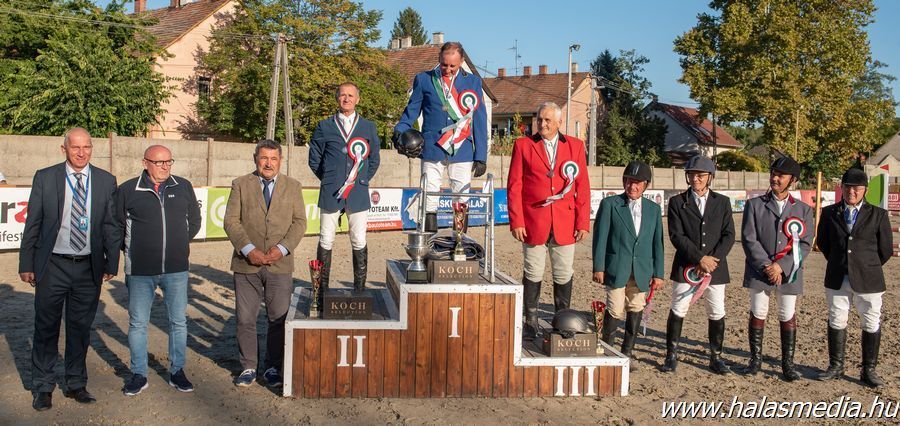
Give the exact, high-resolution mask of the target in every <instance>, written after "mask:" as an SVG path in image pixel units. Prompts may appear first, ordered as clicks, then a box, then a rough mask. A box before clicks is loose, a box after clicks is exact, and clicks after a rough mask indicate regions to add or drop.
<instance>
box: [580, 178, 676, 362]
mask: <svg viewBox="0 0 900 426" xmlns="http://www.w3.org/2000/svg"><path fill="white" fill-rule="evenodd" d="M650 177H651V171H650V166H648V165H647V164H645V163H642V162H640V161H632V162H630V163H628V165H627V166H626V167H625V174H624V176H623V177H622V183H623V185H624V187H625V192H623V193H622V194H619V195H617V196H614V197H607V198H605V199H604V200H603V201H602V202H601V203H600V208H599V209H598V210H597V217H596V218H595V220H594V242H593V250H594V277H593V279H594V282H597V283H600V284H603V285H604V286H605V287H606V313H605V314H604V317H603V329H602V330H601V338H602V339H603V341H604V342H606V344H608V345H612V335H613V333H614V332H615V331H616V329H617V328H619V322H620V321H622V319H625V338H624V340H623V341H622V354H623V355H625V356H627V357H631V350H632V348H634V339H635V336H636V335H637V330H638V326H639V325H640V324H641V317H642V316H643V313H644V305H645V304H646V302H645V300H646V292H647V291H648V290H649V289H650V287H651V286H652V287H653V288H654V289H659V288H660V287H662V286H663V284H664V283H665V281H664V280H663V228H662V213H661V210H660V207H659V205H657V204H656V203H654V202H652V201H650V200H647V199H644V197H643V194H644V191H645V190H646V189H647V186H648V185H649V184H650ZM634 367H635V366H634V364H633V363H632V366H631V368H632V370H633V369H634Z"/></svg>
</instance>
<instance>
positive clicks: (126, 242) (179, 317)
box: [108, 145, 200, 396]
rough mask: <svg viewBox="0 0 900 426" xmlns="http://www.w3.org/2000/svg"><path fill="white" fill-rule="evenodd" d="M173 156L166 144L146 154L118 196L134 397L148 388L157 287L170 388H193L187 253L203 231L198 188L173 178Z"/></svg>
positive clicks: (128, 389)
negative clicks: (188, 366)
mask: <svg viewBox="0 0 900 426" xmlns="http://www.w3.org/2000/svg"><path fill="white" fill-rule="evenodd" d="M174 163H175V160H174V159H172V152H171V151H169V149H168V148H166V147H164V146H162V145H153V146H151V147H149V148H147V150H146V151H144V159H143V164H144V171H143V172H142V173H141V175H140V176H138V177H136V178H134V179H131V180H129V181H127V182H125V183H123V184H122V185H120V186H119V189H118V190H117V191H116V194H115V196H114V197H113V202H112V205H113V218H112V219H113V220H112V222H111V223H110V224H109V225H108V228H109V231H108V232H110V233H112V234H114V235H116V236H117V237H120V238H122V240H121V241H122V247H121V248H122V250H123V251H124V252H125V285H126V286H127V287H128V348H129V349H130V351H131V379H129V380H128V382H127V383H126V384H125V387H124V388H122V392H123V393H124V394H125V395H127V396H135V395H137V394H139V393H141V391H143V390H144V389H146V388H147V386H149V385H148V383H147V324H148V323H149V322H150V308H151V307H152V306H153V298H154V294H155V292H156V288H157V287H159V288H160V289H162V292H163V301H164V302H165V304H166V311H167V312H168V318H169V385H171V386H173V387H174V388H175V389H177V390H179V391H181V392H191V391H193V390H194V386H193V385H192V384H191V382H190V381H189V380H188V378H187V375H185V373H184V363H185V351H186V348H187V319H186V317H185V310H186V308H187V299H188V297H187V290H188V268H189V266H190V262H189V261H188V254H189V253H190V248H189V247H188V245H189V244H190V241H191V239H193V238H194V236H195V235H197V232H198V231H200V207H199V206H198V204H197V197H196V195H195V194H194V187H193V186H192V185H191V183H190V182H189V181H187V180H186V179H184V178H182V177H178V176H174V175H172V164H174Z"/></svg>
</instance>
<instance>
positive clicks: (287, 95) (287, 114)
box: [273, 42, 294, 176]
mask: <svg viewBox="0 0 900 426" xmlns="http://www.w3.org/2000/svg"><path fill="white" fill-rule="evenodd" d="M281 58H282V61H281V66H282V67H283V68H284V69H283V70H282V71H283V73H284V95H283V97H284V143H285V145H287V161H286V162H285V174H287V175H288V176H290V175H291V148H293V146H294V109H293V108H292V107H291V77H290V73H289V72H288V51H287V43H284V42H282V43H281ZM273 131H274V129H273Z"/></svg>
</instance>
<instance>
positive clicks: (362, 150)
mask: <svg viewBox="0 0 900 426" xmlns="http://www.w3.org/2000/svg"><path fill="white" fill-rule="evenodd" d="M347 155H349V156H350V159H351V160H352V161H353V164H352V165H351V167H350V173H349V174H348V175H347V180H345V181H344V185H343V186H341V188H340V189H338V191H337V193H338V198H339V199H347V197H348V196H350V191H351V190H352V189H353V186H354V185H355V184H356V178H357V177H358V176H359V172H361V171H362V168H363V166H364V165H365V163H364V161H365V159H366V158H368V157H369V142H368V141H366V140H365V139H363V138H353V139H350V140H349V141H347Z"/></svg>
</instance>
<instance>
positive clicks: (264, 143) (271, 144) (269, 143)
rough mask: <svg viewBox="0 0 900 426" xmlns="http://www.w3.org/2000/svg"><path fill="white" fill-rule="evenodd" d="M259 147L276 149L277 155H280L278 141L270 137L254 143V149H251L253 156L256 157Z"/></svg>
mask: <svg viewBox="0 0 900 426" xmlns="http://www.w3.org/2000/svg"><path fill="white" fill-rule="evenodd" d="M261 149H277V150H278V156H279V157H281V145H279V144H278V142H275V141H273V140H272V139H262V140H260V141H259V142H257V143H256V149H254V150H253V158H256V157H257V156H258V155H259V150H261Z"/></svg>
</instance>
